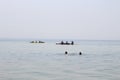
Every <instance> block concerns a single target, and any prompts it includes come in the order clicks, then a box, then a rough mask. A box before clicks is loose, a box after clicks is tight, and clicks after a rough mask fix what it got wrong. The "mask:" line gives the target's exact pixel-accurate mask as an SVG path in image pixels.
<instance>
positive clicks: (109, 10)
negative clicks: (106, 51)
mask: <svg viewBox="0 0 120 80" xmlns="http://www.w3.org/2000/svg"><path fill="white" fill-rule="evenodd" d="M0 38H1V39H2V38H8V39H27V38H34V39H39V38H40V39H89V40H91V39H92V40H94V39H95V40H120V0H0Z"/></svg>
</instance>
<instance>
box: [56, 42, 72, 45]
mask: <svg viewBox="0 0 120 80" xmlns="http://www.w3.org/2000/svg"><path fill="white" fill-rule="evenodd" d="M56 44H60V45H74V41H71V43H70V42H68V41H66V42H64V41H61V42H60V43H56Z"/></svg>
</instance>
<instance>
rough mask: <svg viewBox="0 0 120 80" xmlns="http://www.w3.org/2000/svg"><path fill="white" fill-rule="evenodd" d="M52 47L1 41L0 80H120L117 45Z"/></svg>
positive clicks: (83, 43) (90, 43)
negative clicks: (66, 53) (66, 52)
mask: <svg viewBox="0 0 120 80" xmlns="http://www.w3.org/2000/svg"><path fill="white" fill-rule="evenodd" d="M55 43H56V42H55V41H47V42H46V43H44V44H32V43H29V41H0V80H120V76H119V75H120V41H76V42H75V43H76V45H69V46H67V45H56V44H55ZM65 51H68V55H65V54H64V52H65ZM80 51H81V52H82V53H83V54H82V55H79V54H78V53H79V52H80Z"/></svg>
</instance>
